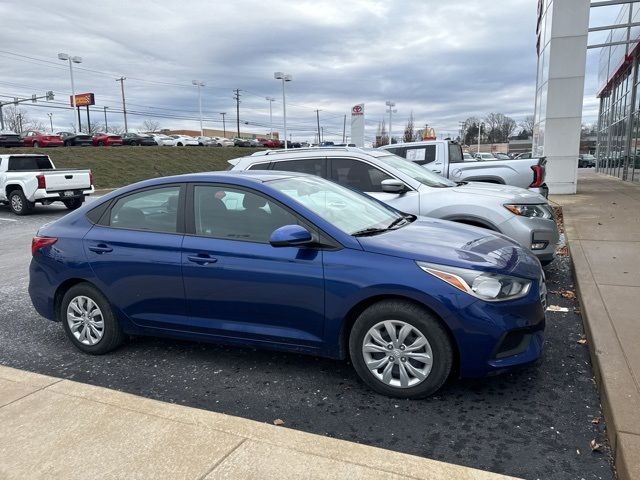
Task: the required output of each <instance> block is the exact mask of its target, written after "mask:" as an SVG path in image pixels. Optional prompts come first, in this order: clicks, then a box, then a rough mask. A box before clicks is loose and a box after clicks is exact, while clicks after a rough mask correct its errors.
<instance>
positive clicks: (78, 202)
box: [62, 197, 84, 210]
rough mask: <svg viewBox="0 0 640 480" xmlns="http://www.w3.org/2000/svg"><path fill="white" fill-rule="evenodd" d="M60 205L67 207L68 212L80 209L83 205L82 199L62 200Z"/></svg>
mask: <svg viewBox="0 0 640 480" xmlns="http://www.w3.org/2000/svg"><path fill="white" fill-rule="evenodd" d="M62 203H64V206H65V207H67V208H68V209H69V210H76V209H78V208H80V207H81V206H82V204H83V203H84V197H81V198H71V199H69V200H63V201H62Z"/></svg>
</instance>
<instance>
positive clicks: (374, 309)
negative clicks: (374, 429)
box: [349, 300, 453, 398]
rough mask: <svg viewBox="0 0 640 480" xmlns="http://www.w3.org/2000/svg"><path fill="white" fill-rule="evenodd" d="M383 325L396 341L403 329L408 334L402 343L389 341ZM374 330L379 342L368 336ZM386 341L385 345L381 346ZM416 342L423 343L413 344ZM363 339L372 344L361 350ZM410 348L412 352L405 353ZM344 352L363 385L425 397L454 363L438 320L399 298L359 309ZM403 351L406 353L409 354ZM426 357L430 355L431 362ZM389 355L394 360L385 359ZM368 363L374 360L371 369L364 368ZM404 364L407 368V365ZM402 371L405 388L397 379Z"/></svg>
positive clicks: (393, 393) (383, 391)
mask: <svg viewBox="0 0 640 480" xmlns="http://www.w3.org/2000/svg"><path fill="white" fill-rule="evenodd" d="M387 325H391V327H392V330H393V331H395V332H396V339H397V340H401V338H400V336H401V333H402V332H403V331H404V330H405V328H406V331H407V332H408V334H406V336H405V339H404V341H403V343H400V342H396V343H392V341H391V340H390V335H389V333H387V332H388V330H387V328H386V327H387ZM374 331H375V332H377V333H378V335H377V338H379V340H381V341H382V342H380V341H378V340H375V339H374V337H373V336H371V333H372V332H374ZM381 332H382V333H381ZM423 340H426V344H422V342H423ZM386 342H389V343H388V344H387V345H384V343H386ZM404 342H406V344H405V343H404ZM415 342H419V343H421V344H422V346H420V347H419V348H416V347H414V345H416V343H415ZM365 343H366V344H367V345H373V347H370V349H369V351H368V352H365V351H364V345H365ZM389 345H392V348H391V349H389V348H388V346H389ZM380 347H381V348H380ZM378 348H380V350H378ZM409 348H412V349H413V350H412V351H409ZM405 349H406V350H405ZM406 352H410V353H409V354H407V353H406ZM349 353H350V356H351V361H352V363H353V366H354V368H355V370H356V372H357V373H358V375H359V376H360V378H361V379H362V380H363V381H364V383H366V384H367V385H368V386H369V387H370V388H371V389H373V390H375V391H376V392H378V393H381V394H383V395H388V396H391V397H400V398H423V397H426V396H429V395H431V394H433V393H435V392H436V391H437V390H438V389H439V388H440V387H441V386H442V385H443V384H444V382H445V381H446V380H447V378H448V376H449V374H450V372H451V369H452V366H453V347H452V345H451V341H450V340H449V336H448V335H447V332H446V331H445V329H444V328H443V326H442V325H441V324H440V321H439V320H438V319H437V318H436V317H434V316H433V315H432V314H431V313H430V312H429V311H427V310H426V309H424V308H422V307H420V306H418V305H415V304H413V303H410V302H406V301H402V300H386V301H382V302H379V303H375V304H373V305H371V306H370V307H369V308H367V309H366V310H365V311H364V312H362V313H361V314H360V316H359V317H358V318H357V320H356V321H355V323H354V325H353V327H352V329H351V333H350V335H349ZM404 355H407V357H408V355H411V358H407V357H405V356H404ZM425 355H428V356H429V357H430V358H431V360H430V361H431V365H430V366H429V361H428V357H427V356H425ZM365 357H367V358H365ZM398 357H400V358H398ZM389 359H392V362H393V363H389ZM403 359H404V360H403ZM422 360H427V361H422ZM367 361H368V362H369V363H374V362H377V363H378V365H379V367H378V369H377V370H375V373H374V371H373V370H372V369H370V368H369V367H368V366H367ZM389 365H391V368H390V369H389V370H390V371H389V373H390V377H388V380H387V381H385V380H384V377H385V375H384V373H385V372H386V371H387V368H388V366H389ZM409 366H410V367H411V369H412V370H409V369H408V368H409ZM402 369H404V370H405V372H406V376H405V378H406V379H407V380H406V384H405V385H404V386H403V385H402V380H401V370H402ZM414 372H417V373H414ZM422 376H424V377H422Z"/></svg>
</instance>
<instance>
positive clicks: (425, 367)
mask: <svg viewBox="0 0 640 480" xmlns="http://www.w3.org/2000/svg"><path fill="white" fill-rule="evenodd" d="M362 355H363V357H364V361H365V364H366V365H367V368H368V369H369V371H370V372H371V373H372V374H373V375H374V376H375V377H376V378H377V379H378V380H380V381H381V382H382V383H384V384H386V385H389V386H391V387H395V388H410V387H415V386H416V385H419V384H420V383H422V382H423V381H424V380H425V379H426V378H427V377H428V376H429V373H430V372H431V367H432V366H433V352H432V350H431V345H430V344H429V341H428V340H427V337H425V336H424V335H423V334H422V333H421V332H420V330H418V329H417V328H415V327H414V326H413V325H411V324H409V323H406V322H403V321H400V320H385V321H383V322H380V323H377V324H376V325H374V326H373V327H371V328H370V329H369V331H368V332H367V334H366V335H365V336H364V340H363V342H362Z"/></svg>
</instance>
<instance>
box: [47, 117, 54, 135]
mask: <svg viewBox="0 0 640 480" xmlns="http://www.w3.org/2000/svg"><path fill="white" fill-rule="evenodd" d="M47 115H48V116H49V125H50V126H51V133H53V113H47Z"/></svg>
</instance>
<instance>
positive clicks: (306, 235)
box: [269, 225, 313, 247]
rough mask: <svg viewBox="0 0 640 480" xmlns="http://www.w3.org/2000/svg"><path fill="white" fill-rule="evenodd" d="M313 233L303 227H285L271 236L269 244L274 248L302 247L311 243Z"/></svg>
mask: <svg viewBox="0 0 640 480" xmlns="http://www.w3.org/2000/svg"><path fill="white" fill-rule="evenodd" d="M312 241H313V236H312V235H311V232H309V230H307V229H306V228H304V227H303V226H301V225H285V226H284V227H280V228H278V229H276V230H274V232H273V233H272V234H271V237H270V238H269V243H270V244H271V246H273V247H301V246H303V245H305V244H308V243H311V242H312Z"/></svg>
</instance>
